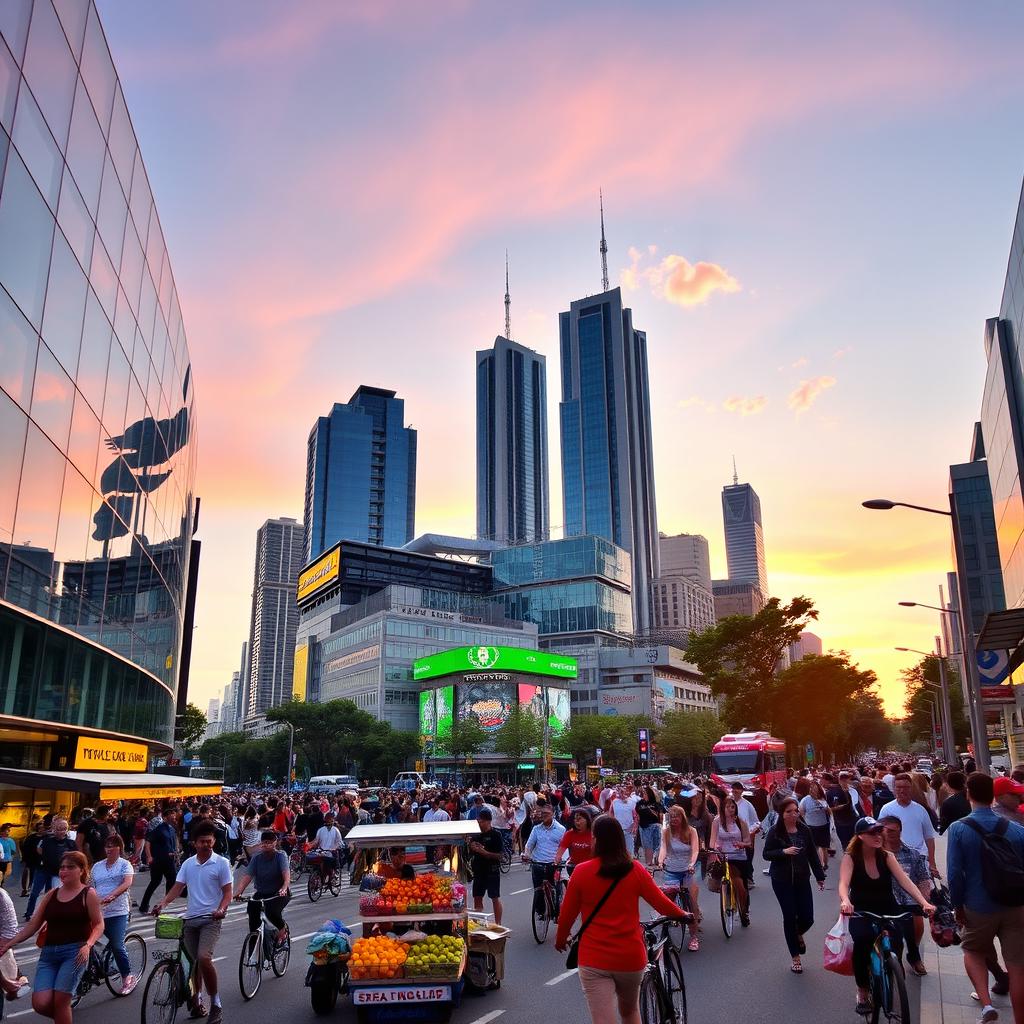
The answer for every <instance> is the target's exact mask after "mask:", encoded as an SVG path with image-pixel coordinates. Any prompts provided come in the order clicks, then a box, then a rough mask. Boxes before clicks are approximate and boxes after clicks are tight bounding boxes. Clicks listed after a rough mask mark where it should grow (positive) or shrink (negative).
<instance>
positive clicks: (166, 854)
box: [139, 807, 179, 914]
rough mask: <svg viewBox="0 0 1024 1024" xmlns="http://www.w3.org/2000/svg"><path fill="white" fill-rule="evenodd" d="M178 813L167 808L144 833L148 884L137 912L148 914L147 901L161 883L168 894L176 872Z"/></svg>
mask: <svg viewBox="0 0 1024 1024" xmlns="http://www.w3.org/2000/svg"><path fill="white" fill-rule="evenodd" d="M177 820H178V812H177V811H176V810H174V808H171V807H168V808H167V810H166V811H164V813H163V815H162V816H161V818H160V821H159V822H158V823H157V824H156V825H152V827H151V828H150V830H149V831H148V832H147V833H146V843H145V846H144V848H143V849H144V852H145V857H146V862H147V863H148V864H149V884H148V885H147V886H146V891H145V892H144V893H143V894H142V900H141V902H140V903H139V912H140V913H142V914H148V913H149V901H150V899H151V897H152V896H153V893H154V892H156V890H157V887H158V886H159V885H160V883H161V882H163V883H164V892H165V893H167V892H170V891H171V887H172V886H173V885H174V878H175V876H176V874H177V871H178V851H179V846H178V833H177V830H176V828H175V826H176V825H177Z"/></svg>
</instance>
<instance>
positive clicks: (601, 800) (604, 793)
mask: <svg viewBox="0 0 1024 1024" xmlns="http://www.w3.org/2000/svg"><path fill="white" fill-rule="evenodd" d="M613 796H615V790H614V789H611V788H609V787H608V786H605V788H604V789H602V790H601V793H600V795H599V796H598V798H597V804H598V806H599V807H600V808H601V810H602V811H607V810H608V804H609V803H610V802H611V799H612V797H613Z"/></svg>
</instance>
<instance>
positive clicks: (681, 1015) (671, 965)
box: [662, 929, 687, 1024]
mask: <svg viewBox="0 0 1024 1024" xmlns="http://www.w3.org/2000/svg"><path fill="white" fill-rule="evenodd" d="M679 931H683V929H679ZM662 970H663V971H664V978H663V979H662V980H663V981H664V983H665V994H666V995H667V996H668V1003H669V1006H670V1007H671V1008H672V1024H687V1017H686V980H685V979H684V978H683V962H682V960H680V959H679V954H678V953H677V952H676V951H675V950H674V949H673V948H672V947H671V946H668V947H666V949H665V955H664V958H663V960H662Z"/></svg>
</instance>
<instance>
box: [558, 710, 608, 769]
mask: <svg viewBox="0 0 1024 1024" xmlns="http://www.w3.org/2000/svg"><path fill="white" fill-rule="evenodd" d="M606 721H607V718H606V717H604V716H601V715H573V716H572V718H571V719H570V720H569V724H568V726H566V728H565V729H563V730H562V731H561V732H560V733H559V734H558V735H557V736H554V737H552V740H551V748H552V750H553V751H554V753H556V754H568V755H569V757H571V758H572V759H573V761H575V762H576V764H577V765H578V766H579V768H580V771H581V772H582V770H583V769H584V768H585V767H586V765H588V764H594V763H595V761H594V758H595V756H596V751H597V749H598V748H599V747H601V748H603V746H604V738H605V736H606V734H607V730H606V728H605V724H604V723H605V722H606ZM607 763H609V764H610V763H611V761H610V760H609V761H608V762H607Z"/></svg>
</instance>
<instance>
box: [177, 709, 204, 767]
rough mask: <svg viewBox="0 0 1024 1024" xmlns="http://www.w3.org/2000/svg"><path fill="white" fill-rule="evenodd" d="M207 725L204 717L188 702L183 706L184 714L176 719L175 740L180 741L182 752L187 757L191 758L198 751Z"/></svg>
mask: <svg viewBox="0 0 1024 1024" xmlns="http://www.w3.org/2000/svg"><path fill="white" fill-rule="evenodd" d="M207 725H208V723H207V721H206V715H204V714H203V713H202V711H200V710H199V708H197V707H196V706H195V704H193V703H191V702H189V703H188V704H186V705H185V711H184V713H183V714H182V715H181V716H180V717H179V718H178V719H177V729H176V730H175V732H176V733H177V738H178V739H179V740H180V741H181V747H182V750H184V752H185V754H186V755H187V756H191V755H192V754H193V753H195V751H196V750H197V749H198V747H199V744H200V743H202V741H203V733H205V732H206V727H207Z"/></svg>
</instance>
